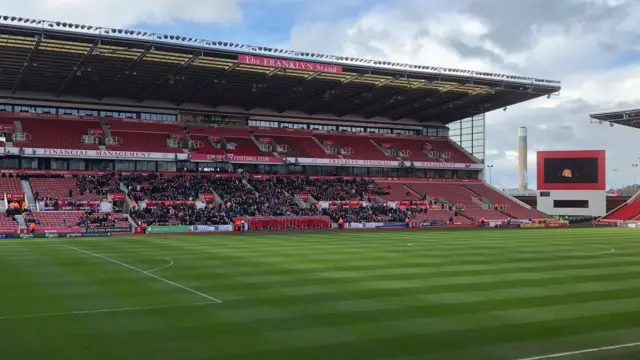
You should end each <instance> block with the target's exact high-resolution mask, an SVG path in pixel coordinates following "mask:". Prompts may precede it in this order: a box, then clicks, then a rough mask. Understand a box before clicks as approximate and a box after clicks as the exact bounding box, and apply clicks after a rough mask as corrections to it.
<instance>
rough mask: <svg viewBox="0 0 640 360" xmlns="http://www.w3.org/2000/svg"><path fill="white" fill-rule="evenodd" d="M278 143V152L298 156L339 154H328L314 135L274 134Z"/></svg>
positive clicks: (320, 156) (333, 156) (324, 156)
mask: <svg viewBox="0 0 640 360" xmlns="http://www.w3.org/2000/svg"><path fill="white" fill-rule="evenodd" d="M271 138H272V139H273V141H275V143H276V144H278V147H277V150H278V154H279V155H281V156H287V157H298V158H336V157H337V155H333V154H327V153H326V151H324V149H323V148H321V147H320V145H318V143H317V142H316V141H315V140H313V138H312V137H301V136H288V137H285V136H273V137H271Z"/></svg>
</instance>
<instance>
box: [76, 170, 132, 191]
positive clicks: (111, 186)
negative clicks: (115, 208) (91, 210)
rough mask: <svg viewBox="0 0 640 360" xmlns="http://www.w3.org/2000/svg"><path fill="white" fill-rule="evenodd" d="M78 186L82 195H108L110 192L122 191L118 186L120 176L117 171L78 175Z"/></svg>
mask: <svg viewBox="0 0 640 360" xmlns="http://www.w3.org/2000/svg"><path fill="white" fill-rule="evenodd" d="M75 179H76V186H77V187H78V190H79V191H80V195H85V194H92V195H101V196H103V197H106V196H107V195H108V194H110V193H119V192H122V191H121V190H120V188H119V186H118V182H119V180H118V177H117V176H116V174H115V173H106V174H103V175H95V176H94V175H91V176H86V175H81V176H76V177H75Z"/></svg>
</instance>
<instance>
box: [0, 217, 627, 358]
mask: <svg viewBox="0 0 640 360" xmlns="http://www.w3.org/2000/svg"><path fill="white" fill-rule="evenodd" d="M0 358H1V359H3V360H5V359H6V360H23V359H24V360H33V359H49V360H51V359H61V360H62V359H64V360H69V359H92V360H106V359H117V360H134V359H135V360H141V359H153V360H169V359H171V360H175V359H185V360H196V359H198V360H204V359H224V360H249V359H251V360H256V359H278V360H283V359H284V360H288V359H292V360H302V359H312V360H320V359H322V360H324V359H327V360H329V359H332V360H333V359H350V360H361V359H362V360H365V359H366V360H378V359H384V360H410V359H421V360H422V359H432V360H436V359H437V360H448V359H456V360H457V359H465V360H468V359H473V360H484V359H491V360H493V359H496V360H501V359H504V360H523V359H527V360H534V359H535V360H538V359H540V360H541V359H560V360H568V359H572V360H574V359H582V360H584V359H586V360H595V359H616V360H624V359H639V358H640V231H638V230H635V229H618V228H613V229H549V230H547V229H541V230H540V229H534V230H486V231H478V230H468V231H375V232H342V233H339V232H318V233H274V234H256V233H253V234H242V235H222V234H214V235H194V236H188V235H187V236H185V235H176V236H172V235H163V236H156V237H113V238H95V239H89V238H74V239H42V240H39V239H38V240H0Z"/></svg>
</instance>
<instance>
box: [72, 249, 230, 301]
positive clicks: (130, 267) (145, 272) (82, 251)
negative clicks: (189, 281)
mask: <svg viewBox="0 0 640 360" xmlns="http://www.w3.org/2000/svg"><path fill="white" fill-rule="evenodd" d="M64 247H66V248H69V249H72V250H75V251H78V252H81V253H84V254H87V255H91V256H95V257H97V258H100V259H103V260H107V261H110V262H112V263H116V264H118V265H122V266H124V267H126V268H129V269H131V270H135V271H137V272H139V273H142V274H145V275H148V276H151V277H152V278H155V279H158V280H160V281H164V282H166V283H167V284H171V285H173V286H175V287H179V288H181V289H183V290H187V291H189V292H192V293H194V294H196V295H200V296H202V297H203V298H206V299H208V300H211V301H214V302H217V303H221V302H222V300H218V299H216V298H214V297H211V296H209V295H207V294H203V293H201V292H199V291H197V290H193V289H191V288H188V287H186V286H184V285H180V284H178V283H175V282H173V281H171V280H167V279H165V278H162V277H160V276H158V275H155V274H152V273H150V272H147V271H144V270H140V269H138V268H137V267H135V266H131V265H129V264H125V263H123V262H120V261H118V260H114V259H111V258H108V257H106V256H102V255H99V254H96V253H92V252H91V251H87V250H82V249H78V248H76V247H73V246H69V245H64Z"/></svg>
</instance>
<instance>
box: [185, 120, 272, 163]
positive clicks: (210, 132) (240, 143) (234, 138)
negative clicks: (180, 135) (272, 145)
mask: <svg viewBox="0 0 640 360" xmlns="http://www.w3.org/2000/svg"><path fill="white" fill-rule="evenodd" d="M187 131H189V133H190V134H191V135H192V136H193V135H204V136H211V137H212V138H213V139H214V140H217V139H220V140H221V141H223V143H225V144H226V152H227V153H229V154H234V155H239V156H271V155H272V154H271V153H269V152H264V151H262V150H260V148H258V145H256V143H255V142H254V141H253V139H252V137H251V133H250V132H249V129H240V128H214V127H207V126H189V127H188V128H187Z"/></svg>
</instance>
